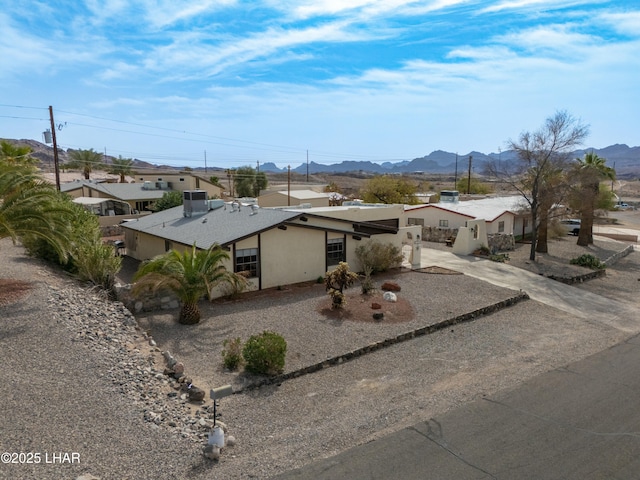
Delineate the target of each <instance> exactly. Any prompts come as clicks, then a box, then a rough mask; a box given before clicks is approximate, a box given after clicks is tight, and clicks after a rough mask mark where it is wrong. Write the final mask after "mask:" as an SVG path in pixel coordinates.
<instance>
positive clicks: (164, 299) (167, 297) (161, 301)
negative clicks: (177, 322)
mask: <svg viewBox="0 0 640 480" xmlns="http://www.w3.org/2000/svg"><path fill="white" fill-rule="evenodd" d="M116 294H117V297H118V300H119V301H120V302H122V303H123V304H124V306H125V307H127V308H128V309H129V311H131V312H134V313H140V312H153V311H156V310H175V309H177V308H178V307H180V302H179V301H178V298H177V297H175V296H174V295H171V294H169V293H165V294H157V293H143V294H141V295H138V296H134V295H133V294H132V293H131V285H116Z"/></svg>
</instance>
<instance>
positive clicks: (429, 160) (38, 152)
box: [7, 139, 640, 178]
mask: <svg viewBox="0 0 640 480" xmlns="http://www.w3.org/2000/svg"><path fill="white" fill-rule="evenodd" d="M7 140H8V141H9V142H10V143H16V144H22V145H29V146H30V147H31V148H32V150H33V154H32V156H33V157H35V158H38V159H39V160H40V161H41V162H42V163H43V164H46V165H51V164H53V148H52V147H50V146H48V145H45V144H43V143H40V142H37V141H35V140H13V139H7ZM587 152H594V153H595V154H597V155H598V156H599V157H602V158H605V159H606V160H607V165H608V166H610V167H612V168H615V170H616V174H617V176H618V177H619V178H629V177H637V176H640V147H629V146H627V145H624V144H616V145H611V146H609V147H605V148H601V149H597V148H586V149H583V150H576V151H574V152H572V154H571V155H572V156H573V157H574V158H582V157H584V154H585V153H587ZM58 156H59V160H60V162H61V163H65V162H66V161H67V160H68V152H67V151H64V150H61V149H60V150H59V152H58ZM469 157H472V158H471V162H472V167H473V170H474V172H478V173H479V172H482V171H483V170H484V167H485V165H486V164H487V163H488V162H490V161H493V160H500V161H504V162H510V161H515V160H516V159H517V156H516V153H515V152H514V151H513V150H507V151H504V152H500V153H489V154H484V153H481V152H476V151H473V152H469V153H466V154H464V155H458V154H456V153H450V152H444V151H442V150H436V151H434V152H431V153H430V154H429V155H426V156H424V157H420V158H414V159H413V160H411V161H406V160H405V161H402V162H396V163H392V162H384V163H374V162H369V161H355V160H347V161H344V162H340V163H334V164H331V165H324V164H321V163H316V162H313V161H312V162H309V163H308V164H307V163H302V164H300V166H298V167H296V168H292V169H291V170H292V171H293V172H296V173H301V174H306V173H307V172H308V173H309V174H316V173H356V172H357V173H372V174H384V173H415V172H424V173H438V174H453V173H454V172H456V170H457V171H458V173H462V172H466V171H467V170H468V168H469ZM106 158H107V161H110V160H112V159H113V157H109V156H107V157H106ZM136 167H137V168H144V169H145V170H147V169H153V168H157V169H161V170H168V169H170V170H177V169H176V168H175V167H168V166H166V165H154V164H151V163H149V162H144V161H141V160H137V159H134V169H135V168H136ZM194 170H195V171H198V172H200V170H204V169H201V168H196V169H194ZM210 170H224V169H222V168H219V167H210ZM260 171H263V172H272V173H282V172H286V171H287V169H286V168H279V167H278V166H277V165H276V164H274V163H272V162H267V163H263V164H261V165H260Z"/></svg>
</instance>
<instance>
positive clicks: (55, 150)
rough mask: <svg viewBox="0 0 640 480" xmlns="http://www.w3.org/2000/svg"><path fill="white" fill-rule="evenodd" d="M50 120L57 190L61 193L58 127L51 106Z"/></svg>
mask: <svg viewBox="0 0 640 480" xmlns="http://www.w3.org/2000/svg"><path fill="white" fill-rule="evenodd" d="M49 119H50V120H51V137H52V139H53V168H54V169H55V171H56V189H57V190H58V191H60V166H59V163H58V142H57V141H56V125H55V122H54V121H53V107H52V106H51V105H49Z"/></svg>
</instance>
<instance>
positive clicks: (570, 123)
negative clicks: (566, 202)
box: [487, 111, 589, 261]
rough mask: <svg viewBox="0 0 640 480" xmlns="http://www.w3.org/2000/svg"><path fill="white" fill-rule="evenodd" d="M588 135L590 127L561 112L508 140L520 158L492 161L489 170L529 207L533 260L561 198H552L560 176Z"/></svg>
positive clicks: (556, 192) (531, 254)
mask: <svg viewBox="0 0 640 480" xmlns="http://www.w3.org/2000/svg"><path fill="white" fill-rule="evenodd" d="M588 134H589V127H588V126H586V125H584V124H582V123H581V122H580V121H579V120H577V119H575V118H574V117H573V116H571V115H570V114H569V113H567V112H565V111H558V112H556V113H555V115H553V116H551V117H549V118H547V119H546V121H545V123H544V125H543V126H542V127H540V128H539V129H538V130H536V131H535V132H522V133H521V134H520V136H519V137H518V139H517V140H509V141H508V142H507V144H508V146H509V149H511V150H513V151H514V152H515V153H516V154H517V156H518V161H516V162H492V163H491V164H489V165H488V167H487V173H489V174H490V175H493V176H495V177H496V178H498V179H500V180H502V181H505V182H507V183H509V184H510V185H511V186H512V187H513V188H514V189H515V190H517V191H518V192H519V193H520V195H522V197H523V198H524V200H525V201H526V203H527V204H528V206H529V209H530V211H531V229H532V232H531V253H530V255H529V259H530V260H532V261H533V260H535V259H536V251H537V243H538V228H539V227H540V223H541V221H544V222H547V221H548V216H549V210H550V208H552V205H553V204H554V203H556V202H557V201H558V198H557V197H556V198H551V197H552V194H553V196H556V195H557V194H558V193H560V189H559V188H558V185H557V184H556V182H557V181H558V175H560V174H562V173H563V172H566V171H567V168H568V167H569V157H570V154H571V151H572V150H573V149H574V147H575V146H577V145H579V144H580V143H582V141H583V140H584V139H585V138H586V137H587V135H588ZM545 227H546V224H545ZM543 228H544V227H543ZM545 241H546V240H545Z"/></svg>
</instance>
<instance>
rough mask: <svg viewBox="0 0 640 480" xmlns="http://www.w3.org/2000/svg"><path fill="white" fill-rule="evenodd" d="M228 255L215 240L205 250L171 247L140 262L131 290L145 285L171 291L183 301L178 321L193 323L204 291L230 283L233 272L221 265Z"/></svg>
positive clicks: (148, 287)
mask: <svg viewBox="0 0 640 480" xmlns="http://www.w3.org/2000/svg"><path fill="white" fill-rule="evenodd" d="M228 259H229V254H228V253H227V252H226V251H225V250H223V249H222V248H221V247H220V246H219V245H217V244H214V245H212V246H211V248H209V249H208V250H198V249H196V246H195V245H193V246H192V247H191V249H190V250H185V251H184V252H183V253H180V252H178V251H176V250H171V251H169V252H167V253H165V254H163V255H158V256H157V257H154V258H152V259H151V260H148V261H146V262H144V263H143V264H142V265H141V266H140V268H139V269H138V271H137V272H136V274H135V276H134V281H135V282H136V283H135V285H134V290H133V292H134V294H137V293H139V292H141V291H143V290H144V289H150V290H151V291H153V292H156V291H159V290H162V289H166V290H170V291H172V292H173V293H174V294H176V295H177V297H178V298H179V299H180V302H181V303H182V306H181V308H180V315H179V317H178V322H179V323H181V324H184V325H193V324H196V323H198V322H199V321H200V309H199V308H198V301H199V300H200V299H201V298H202V297H203V296H204V295H207V294H209V295H210V293H211V291H212V289H213V288H214V287H215V286H216V285H218V284H221V283H229V282H231V281H232V279H233V277H235V276H236V275H235V274H234V273H231V272H229V271H227V269H226V268H225V267H224V265H221V262H222V261H223V260H228Z"/></svg>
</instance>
